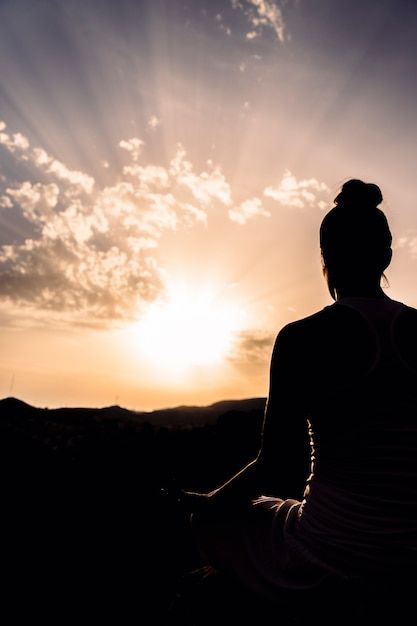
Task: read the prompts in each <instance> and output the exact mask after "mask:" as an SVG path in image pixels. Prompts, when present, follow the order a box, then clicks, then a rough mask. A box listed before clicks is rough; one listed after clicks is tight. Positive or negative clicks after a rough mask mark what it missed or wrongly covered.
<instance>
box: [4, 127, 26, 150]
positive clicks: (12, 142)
mask: <svg viewBox="0 0 417 626" xmlns="http://www.w3.org/2000/svg"><path fill="white" fill-rule="evenodd" d="M5 129H6V123H5V122H3V121H2V120H0V145H2V146H4V147H5V148H7V149H8V150H9V151H10V152H15V151H16V150H22V151H24V150H27V148H28V147H29V141H28V138H27V137H25V135H22V133H14V134H13V135H10V134H9V133H5V132H4V130H5Z"/></svg>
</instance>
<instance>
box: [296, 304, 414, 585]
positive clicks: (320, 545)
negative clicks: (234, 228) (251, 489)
mask: <svg viewBox="0 0 417 626" xmlns="http://www.w3.org/2000/svg"><path fill="white" fill-rule="evenodd" d="M333 307H349V308H351V309H354V311H356V312H357V313H359V314H360V316H362V319H363V320H365V324H366V325H367V327H368V335H369V339H370V342H371V343H373V345H374V350H373V356H372V358H371V359H370V361H369V364H368V366H367V367H366V368H365V369H364V371H363V372H362V373H361V374H360V376H357V377H356V378H355V377H353V378H352V379H351V380H350V381H349V380H348V381H346V379H345V378H344V379H343V382H342V381H340V384H336V385H333V384H332V385H330V386H329V389H328V390H327V391H326V393H325V394H323V393H320V394H317V397H313V400H312V403H311V411H310V417H309V424H310V437H311V445H312V473H311V476H310V478H309V480H308V483H307V486H306V490H305V494H304V500H303V502H302V505H301V506H300V507H299V510H298V515H297V519H296V522H295V524H294V525H293V526H292V528H291V529H289V532H290V534H291V537H292V539H293V540H294V541H295V542H296V543H297V544H298V545H299V547H301V548H302V549H303V550H304V551H305V552H307V553H308V554H310V555H311V557H312V558H313V559H316V560H317V561H319V562H320V563H322V564H324V565H325V566H326V567H327V568H328V569H329V570H332V571H335V572H338V573H342V574H344V575H351V576H362V575H368V574H369V573H370V572H380V573H381V574H382V575H384V573H386V572H391V573H392V571H393V570H398V571H400V570H401V572H402V573H403V572H404V570H407V571H408V570H410V571H411V570H413V571H414V572H417V371H416V369H415V366H414V365H412V363H410V360H409V359H407V355H406V354H405V350H404V349H403V347H402V345H400V344H401V341H400V340H399V336H400V335H399V331H398V329H400V328H401V320H402V318H403V316H404V313H405V312H406V311H407V307H406V306H405V305H403V304H401V303H399V302H395V301H393V300H390V299H389V298H387V299H386V301H384V302H383V303H381V301H378V302H376V301H375V300H372V299H365V298H345V299H342V300H339V301H338V302H337V303H336V304H334V305H332V307H329V308H333Z"/></svg>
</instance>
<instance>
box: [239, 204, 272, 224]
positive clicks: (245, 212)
mask: <svg viewBox="0 0 417 626" xmlns="http://www.w3.org/2000/svg"><path fill="white" fill-rule="evenodd" d="M258 215H263V216H264V217H271V213H270V212H269V211H267V210H266V209H265V208H264V207H263V206H262V200H260V199H259V198H250V199H249V200H245V201H244V202H242V204H241V205H240V206H239V207H238V208H236V209H229V217H230V219H231V220H232V221H233V222H237V223H238V224H246V223H247V221H248V220H251V219H253V218H254V217H256V216H258Z"/></svg>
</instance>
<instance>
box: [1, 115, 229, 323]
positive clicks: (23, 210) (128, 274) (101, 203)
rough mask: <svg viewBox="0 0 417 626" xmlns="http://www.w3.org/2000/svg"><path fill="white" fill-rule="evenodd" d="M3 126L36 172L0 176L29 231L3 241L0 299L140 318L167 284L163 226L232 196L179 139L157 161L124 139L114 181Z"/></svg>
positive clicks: (176, 225)
mask: <svg viewBox="0 0 417 626" xmlns="http://www.w3.org/2000/svg"><path fill="white" fill-rule="evenodd" d="M0 128H1V135H2V136H1V141H2V144H3V147H4V148H5V149H6V150H8V151H9V152H11V153H13V154H14V157H15V158H16V159H18V160H22V161H29V162H30V164H31V166H32V167H33V177H34V179H33V180H25V179H23V180H7V179H6V178H5V177H2V178H0V209H1V210H4V211H5V210H7V211H8V212H10V213H8V215H9V216H10V217H9V218H8V219H11V220H13V216H16V218H17V216H18V215H20V216H21V218H23V219H24V220H25V221H26V223H27V224H28V227H29V228H28V229H27V230H28V232H29V231H30V232H31V235H30V236H28V237H27V238H26V239H24V240H23V241H21V240H20V241H18V242H16V241H11V242H9V243H7V244H6V245H3V246H1V247H0V299H2V300H3V301H5V302H8V303H9V304H14V305H16V306H18V307H28V308H29V309H31V310H32V311H35V312H36V311H41V310H48V311H50V312H51V314H53V312H57V313H60V314H61V316H62V317H64V318H65V319H68V321H71V320H73V319H74V318H77V319H78V320H80V316H81V317H82V316H84V320H85V319H88V320H90V321H91V320H96V321H97V323H100V324H101V323H104V324H105V323H108V322H109V321H111V320H114V319H131V318H135V319H136V318H137V316H138V314H139V313H140V310H141V308H142V307H143V306H146V302H149V301H152V300H153V299H154V298H156V297H157V296H158V294H159V293H160V291H161V289H163V286H164V281H163V276H164V268H162V267H160V265H159V261H158V257H157V251H158V246H159V240H160V238H161V236H162V234H163V233H164V232H166V231H176V230H179V229H183V228H191V227H193V226H194V225H196V224H201V225H204V226H206V225H207V221H208V210H209V209H210V208H211V207H212V206H214V205H218V206H220V207H224V208H229V207H230V206H232V204H233V201H232V194H231V187H230V185H229V183H228V182H227V180H226V178H225V176H224V174H223V173H222V171H221V169H220V167H218V166H215V165H213V163H211V162H210V161H208V162H207V167H206V168H205V170H204V171H202V172H196V171H195V169H194V167H193V164H192V163H191V161H190V160H189V159H188V158H187V155H186V151H185V149H184V148H183V146H181V145H178V146H177V148H176V151H175V153H174V155H173V156H172V159H171V160H170V162H169V163H168V166H167V167H163V166H161V165H156V164H141V163H139V158H140V156H141V153H142V149H143V146H144V142H143V141H142V140H141V139H139V138H137V137H134V138H131V139H128V140H122V141H120V143H119V147H120V148H122V149H124V150H125V151H126V152H127V153H128V156H129V158H130V161H129V162H128V163H127V164H126V165H125V166H124V167H123V169H122V172H121V175H120V176H119V177H118V179H117V180H116V181H115V182H114V184H110V185H107V186H103V187H99V186H98V185H97V184H96V183H95V181H94V179H93V178H92V177H91V176H89V175H88V174H87V173H85V172H81V171H78V170H72V169H70V168H68V167H67V166H66V165H65V164H64V163H62V162H61V161H58V160H57V159H55V158H54V157H52V156H51V155H49V154H48V153H47V152H46V151H45V150H44V149H43V148H41V147H33V148H32V147H31V146H30V144H29V141H28V140H25V141H22V140H21V139H18V140H16V139H15V137H16V135H9V134H8V133H6V132H4V131H5V128H6V126H5V124H4V122H2V123H1V125H0ZM17 136H18V137H20V135H19V134H17ZM22 137H23V135H22ZM25 171H26V170H25ZM36 177H38V180H36ZM225 215H227V213H226V212H225Z"/></svg>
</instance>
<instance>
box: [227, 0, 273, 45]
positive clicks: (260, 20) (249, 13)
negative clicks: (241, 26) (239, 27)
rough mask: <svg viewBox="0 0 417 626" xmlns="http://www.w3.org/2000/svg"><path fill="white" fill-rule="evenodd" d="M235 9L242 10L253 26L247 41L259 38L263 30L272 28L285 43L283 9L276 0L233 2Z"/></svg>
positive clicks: (242, 0)
mask: <svg viewBox="0 0 417 626" xmlns="http://www.w3.org/2000/svg"><path fill="white" fill-rule="evenodd" d="M231 1H232V7H233V8H234V9H240V10H242V11H243V12H244V13H245V15H246V17H247V19H248V22H249V24H250V26H251V30H250V31H249V32H247V33H246V38H247V39H254V38H255V37H257V36H258V35H259V34H260V33H261V32H262V29H263V28H271V29H272V30H273V31H274V33H275V35H276V37H277V38H278V40H279V41H280V42H281V43H283V42H284V41H285V23H284V18H283V16H282V11H281V8H280V7H279V6H278V4H277V3H276V2H274V0H231Z"/></svg>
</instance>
